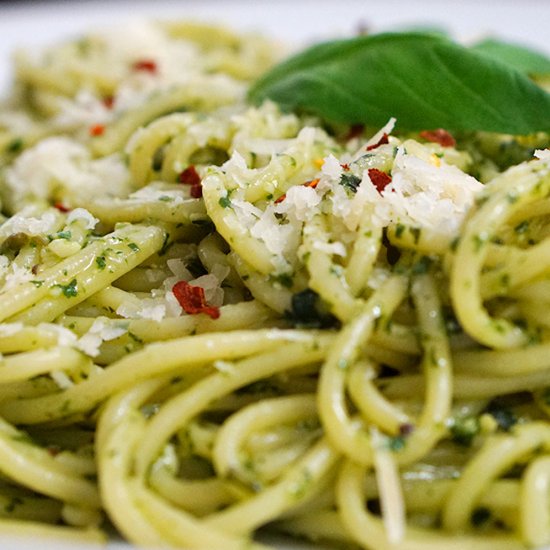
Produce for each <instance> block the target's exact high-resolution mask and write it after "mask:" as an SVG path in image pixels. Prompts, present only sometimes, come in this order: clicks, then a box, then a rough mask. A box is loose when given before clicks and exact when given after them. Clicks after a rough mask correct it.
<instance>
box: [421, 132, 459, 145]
mask: <svg viewBox="0 0 550 550" xmlns="http://www.w3.org/2000/svg"><path fill="white" fill-rule="evenodd" d="M419 135H420V137H421V138H422V139H425V140H426V141H431V142H432V143H439V145H441V147H454V146H455V145H456V140H455V138H454V137H453V136H452V135H451V134H450V133H449V132H447V130H443V128H438V129H437V130H423V131H422V132H420V134H419Z"/></svg>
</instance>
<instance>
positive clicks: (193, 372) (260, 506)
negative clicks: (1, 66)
mask: <svg viewBox="0 0 550 550" xmlns="http://www.w3.org/2000/svg"><path fill="white" fill-rule="evenodd" d="M275 52H277V48H275V47H274V46H273V45H272V44H270V43H269V42H268V41H267V40H265V39H263V38H261V37H257V36H250V35H243V36H240V35H236V34H234V33H232V32H231V31H228V30H225V29H220V28H215V27H208V26H205V25H201V24H195V23H187V22H177V23H140V24H136V25H134V26H130V27H128V28H126V29H124V30H117V31H110V32H107V31H106V32H103V33H96V34H90V35H89V36H86V37H83V38H81V39H79V40H73V41H69V42H66V43H63V44H58V45H54V46H52V47H51V48H49V49H47V50H46V51H45V52H43V53H41V54H40V55H29V54H26V53H24V52H18V53H17V55H16V57H15V81H14V83H13V86H12V90H11V92H10V95H9V96H8V97H7V98H6V99H5V100H4V102H3V103H2V104H1V106H0V197H1V201H2V223H1V225H0V472H1V476H0V535H2V534H13V533H19V534H25V533H28V534H29V536H30V535H33V534H34V535H39V536H52V537H60V538H69V540H90V541H98V542H101V541H104V540H106V537H107V536H108V535H107V534H106V533H113V532H115V533H117V534H118V535H120V536H122V537H123V538H124V539H126V540H127V541H129V542H130V543H132V544H135V545H138V546H144V547H166V546H168V547H182V548H196V549H207V548H209V549H212V548H216V549H220V550H222V549H223V550H231V549H244V548H258V549H260V548H267V546H266V543H265V535H262V534H263V533H265V532H268V533H270V532H275V533H282V534H284V535H288V536H291V537H298V538H305V539H308V540H311V541H313V543H315V542H316V541H328V543H334V544H337V545H344V546H345V547H350V548H353V547H361V548H365V549H372V550H383V549H393V550H417V549H422V550H425V549H434V550H436V549H440V548H443V547H444V548H449V549H451V548H453V549H454V548H456V549H457V550H458V549H465V548H468V549H472V550H484V549H487V550H489V549H493V548H498V549H499V550H500V549H502V550H508V549H509V550H520V549H523V548H532V547H536V546H541V545H545V544H550V497H549V492H548V485H549V480H550V421H549V418H548V415H549V414H550V370H549V369H550V360H549V359H548V358H549V356H550V355H549V350H550V334H549V330H550V317H549V315H548V307H549V306H550V286H549V285H550V282H549V279H548V277H549V276H550V262H547V261H546V260H547V258H550V250H549V242H550V241H549V239H548V235H549V228H550V224H549V217H548V216H549V214H550V207H549V205H550V202H549V198H548V197H549V196H550V153H549V152H548V150H547V149H546V147H548V146H549V144H550V139H549V136H548V135H547V134H545V133H540V132H539V133H537V134H534V135H530V136H517V137H514V136H509V135H497V134H487V133H480V132H477V133H475V132H468V133H457V134H456V135H454V136H452V135H451V134H450V133H449V132H447V131H444V130H437V131H431V129H426V130H427V131H421V132H414V133H413V132H405V131H403V130H398V128H399V126H396V121H395V119H390V120H388V122H387V124H386V125H385V126H384V127H383V128H381V129H380V128H374V127H369V126H362V127H360V128H357V127H351V128H350V127H349V126H346V125H343V124H330V123H328V122H326V121H322V120H320V119H318V118H316V117H313V116H309V115H307V114H303V113H288V112H283V111H282V110H281V109H280V108H279V107H278V106H277V105H276V104H275V103H272V102H270V101H264V102H263V103H262V104H260V105H258V106H252V105H250V104H249V103H248V102H247V90H248V88H249V86H250V84H251V83H252V82H253V81H254V80H255V79H257V78H258V77H259V76H260V75H262V74H263V73H264V72H265V71H266V70H267V69H268V68H269V67H270V66H271V65H273V64H274V63H275V62H276V61H277V60H278V59H277V58H276V53H275ZM281 55H282V54H281ZM397 122H398V121H397ZM428 130H430V131H428Z"/></svg>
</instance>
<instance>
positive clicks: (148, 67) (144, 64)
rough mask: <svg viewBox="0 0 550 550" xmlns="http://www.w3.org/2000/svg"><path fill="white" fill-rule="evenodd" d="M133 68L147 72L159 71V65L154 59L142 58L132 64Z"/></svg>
mask: <svg viewBox="0 0 550 550" xmlns="http://www.w3.org/2000/svg"><path fill="white" fill-rule="evenodd" d="M132 69H134V71H143V72H146V73H151V74H156V73H157V71H158V66H157V63H156V62H155V61H153V60H152V59H140V60H139V61H136V62H135V63H134V64H133V65H132Z"/></svg>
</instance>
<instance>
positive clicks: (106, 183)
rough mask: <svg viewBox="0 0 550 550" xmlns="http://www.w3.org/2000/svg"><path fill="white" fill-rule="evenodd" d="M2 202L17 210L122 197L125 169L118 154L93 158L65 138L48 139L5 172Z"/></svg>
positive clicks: (126, 182) (126, 188) (126, 181)
mask: <svg viewBox="0 0 550 550" xmlns="http://www.w3.org/2000/svg"><path fill="white" fill-rule="evenodd" d="M6 188H7V189H6V191H7V192H6V193H5V199H6V202H7V205H8V207H9V208H10V209H11V210H12V211H16V210H19V209H21V208H22V207H24V206H25V205H26V204H29V203H32V202H35V201H48V202H56V201H57V200H60V199H61V198H62V201H63V204H64V205H66V206H69V207H71V206H77V205H79V204H86V203H88V202H89V201H90V200H91V199H93V198H94V197H110V196H124V195H126V194H127V193H128V192H129V191H130V184H129V175H128V169H127V168H126V166H125V164H124V162H123V160H122V158H121V156H120V155H118V154H116V155H111V156H108V157H103V158H99V159H92V158H91V155H90V152H89V151H88V149H87V148H86V147H85V146H84V145H81V144H79V143H77V142H76V141H74V140H72V139H70V138H67V137H50V138H46V139H44V140H42V141H40V142H39V143H38V144H37V145H35V146H34V147H31V148H29V149H27V150H26V151H24V152H23V153H22V154H21V155H20V156H19V157H18V158H17V159H16V161H15V162H14V163H13V165H12V166H11V167H9V168H8V169H7V170H6Z"/></svg>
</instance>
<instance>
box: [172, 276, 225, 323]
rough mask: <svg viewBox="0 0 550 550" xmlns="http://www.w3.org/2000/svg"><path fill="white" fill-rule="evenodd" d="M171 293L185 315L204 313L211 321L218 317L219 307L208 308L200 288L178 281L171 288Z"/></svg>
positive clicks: (202, 290)
mask: <svg viewBox="0 0 550 550" xmlns="http://www.w3.org/2000/svg"><path fill="white" fill-rule="evenodd" d="M172 292H173V293H174V296H175V297H176V300H177V301H178V302H179V305H180V306H181V307H182V308H183V310H184V311H185V313H188V314H189V315H194V314H196V313H206V315H208V316H210V317H211V318H212V319H217V318H218V317H219V316H220V308H219V307H214V306H209V305H208V304H207V303H206V298H205V297H204V289H203V288H202V287H200V286H193V285H190V284H189V283H188V282H187V281H179V282H178V283H176V284H175V285H174V286H173V287H172Z"/></svg>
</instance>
